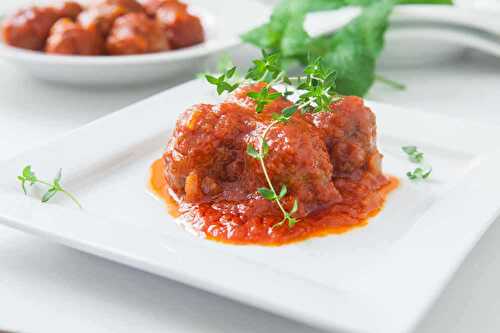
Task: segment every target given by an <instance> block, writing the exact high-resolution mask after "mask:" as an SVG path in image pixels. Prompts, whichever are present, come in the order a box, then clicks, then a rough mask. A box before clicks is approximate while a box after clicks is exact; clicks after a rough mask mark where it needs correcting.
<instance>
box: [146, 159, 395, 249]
mask: <svg viewBox="0 0 500 333" xmlns="http://www.w3.org/2000/svg"><path fill="white" fill-rule="evenodd" d="M164 171H165V161H164V159H158V160H157V161H155V162H154V163H153V165H152V166H151V177H150V188H151V190H152V192H153V193H154V194H155V195H156V196H157V197H158V198H160V199H161V200H163V201H164V202H165V203H166V205H167V208H168V212H169V214H170V215H172V216H173V217H176V218H178V219H179V221H181V222H182V224H183V225H185V226H186V227H188V228H189V229H192V230H194V231H195V232H197V233H199V234H200V235H202V236H204V237H206V238H208V239H210V240H214V241H219V242H223V243H229V244H237V245H245V244H253V245H265V246H279V245H284V244H289V243H294V242H298V241H302V240H305V239H309V238H313V237H323V236H327V235H331V234H342V233H344V232H347V231H350V230H352V229H354V228H358V227H363V226H366V225H367V224H368V219H369V218H370V217H373V216H375V215H376V214H377V213H378V212H380V210H381V209H382V207H383V205H384V202H385V200H386V198H387V195H388V194H389V193H390V192H391V191H393V190H394V189H396V188H397V186H398V184H399V181H398V179H397V178H395V177H389V178H385V179H384V180H377V181H376V183H378V188H376V189H375V190H373V191H360V190H357V189H359V180H358V181H353V180H349V179H342V180H339V181H336V182H335V185H336V187H337V189H338V190H339V192H340V193H341V195H342V197H343V199H342V201H341V202H340V203H336V204H334V205H332V206H330V207H328V208H325V209H323V210H321V211H319V212H315V213H313V214H311V215H308V216H306V217H305V218H302V219H301V220H300V222H299V223H297V224H296V225H295V226H294V227H293V228H289V227H288V226H280V227H276V228H273V226H274V225H275V224H276V223H278V222H279V218H276V217H265V218H258V217H254V218H250V219H246V220H245V219H242V218H241V217H239V215H238V214H235V213H234V206H235V205H234V203H230V202H228V203H227V205H225V204H224V203H221V202H218V203H216V204H215V203H203V204H194V205H186V204H182V203H181V202H178V201H176V200H175V199H174V196H172V195H171V194H170V193H172V192H171V191H170V190H169V187H168V184H167V181H166V178H165V176H164ZM367 176H368V175H367ZM239 205H245V203H244V202H242V203H240V204H239Z"/></svg>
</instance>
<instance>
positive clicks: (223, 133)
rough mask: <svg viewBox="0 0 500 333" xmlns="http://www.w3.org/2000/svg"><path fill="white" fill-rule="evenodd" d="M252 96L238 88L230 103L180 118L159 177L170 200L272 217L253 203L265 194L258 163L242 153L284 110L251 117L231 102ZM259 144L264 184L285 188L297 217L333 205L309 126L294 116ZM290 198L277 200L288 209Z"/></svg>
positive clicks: (281, 102)
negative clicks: (263, 146)
mask: <svg viewBox="0 0 500 333" xmlns="http://www.w3.org/2000/svg"><path fill="white" fill-rule="evenodd" d="M255 89H256V88H255V87H246V88H243V89H242V90H240V91H238V92H236V93H235V97H234V99H229V100H228V101H227V102H224V103H221V104H219V105H206V104H202V105H198V106H195V107H193V108H191V109H189V110H188V111H187V112H185V113H184V114H183V115H182V116H181V118H180V119H179V121H178V123H177V126H176V129H175V132H174V134H173V136H172V139H171V140H170V142H169V144H168V149H167V153H166V154H165V156H164V159H165V162H166V169H165V175H166V177H167V179H168V181H169V184H171V186H172V189H173V190H174V191H175V193H176V195H177V196H179V197H182V198H185V200H186V201H188V202H195V203H196V202H198V203H200V202H212V201H218V200H224V201H232V202H235V201H238V200H240V201H246V205H247V209H246V212H245V214H247V215H252V214H254V215H259V211H262V210H266V211H267V213H269V212H273V213H274V214H276V215H279V213H280V211H279V210H277V207H276V205H274V204H273V203H272V202H269V201H266V200H264V199H262V198H261V197H258V196H254V195H255V193H256V189H257V188H260V187H266V179H265V175H264V174H263V171H262V168H261V166H260V164H259V161H258V160H256V159H254V158H252V157H250V156H249V155H248V154H247V152H246V149H247V146H248V145H249V144H251V145H253V146H255V147H258V145H259V137H260V136H261V135H262V133H263V131H264V130H265V128H266V127H267V126H268V125H269V124H270V123H272V122H273V118H272V114H273V110H276V109H283V108H284V107H287V106H290V105H291V104H290V102H288V101H286V100H285V99H278V100H276V101H273V102H272V103H271V104H270V105H268V107H267V108H266V109H265V110H264V112H262V113H256V112H255V108H254V107H252V106H250V105H245V104H244V103H236V102H235V101H236V100H237V99H238V98H239V97H238V96H241V95H242V94H246V93H247V92H248V91H251V90H255ZM266 139H267V142H268V144H269V153H268V155H267V156H266V166H267V171H268V174H269V177H270V178H271V180H272V182H273V183H275V184H277V186H281V185H283V184H286V185H287V186H288V191H289V193H293V194H294V196H293V198H297V199H298V200H299V201H300V202H301V207H300V210H299V212H298V215H299V216H304V215H306V214H308V213H310V212H313V211H315V210H317V209H320V208H321V207H324V206H326V205H329V204H332V203H335V202H338V201H340V200H341V196H340V194H339V192H338V191H337V189H336V188H335V185H334V183H333V166H332V164H331V162H330V156H329V153H328V150H327V147H326V145H325V143H324V141H323V138H322V136H321V134H320V133H319V131H317V129H316V128H315V127H314V126H313V125H312V124H310V123H309V122H307V121H306V120H305V119H303V117H301V116H296V117H293V118H292V119H291V120H290V122H289V123H288V124H286V125H285V124H278V125H276V126H274V127H272V129H271V130H270V131H268V133H267V136H266ZM293 198H292V197H291V196H290V197H288V198H286V199H285V201H287V200H288V201H287V204H288V205H290V206H291V205H292V204H293ZM260 214H262V212H261V213H260Z"/></svg>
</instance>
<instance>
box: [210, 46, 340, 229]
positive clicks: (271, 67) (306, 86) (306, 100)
mask: <svg viewBox="0 0 500 333" xmlns="http://www.w3.org/2000/svg"><path fill="white" fill-rule="evenodd" d="M235 73H237V69H236V67H234V66H233V67H230V68H225V69H224V70H223V71H222V73H221V74H219V75H217V76H214V75H209V74H207V75H205V77H206V80H207V81H208V83H210V84H212V85H215V86H216V88H217V93H218V94H219V95H221V94H223V93H225V92H228V93H229V92H232V91H234V90H236V89H237V88H238V87H239V86H240V85H243V84H255V83H266V84H265V85H263V87H262V88H261V89H260V90H259V91H252V92H249V93H247V96H248V97H249V98H250V99H252V100H253V101H254V102H255V110H256V112H257V113H261V112H263V111H264V109H265V107H266V106H267V105H269V104H270V103H272V102H273V101H275V100H277V99H279V98H287V97H289V96H290V95H293V94H297V95H298V99H297V101H296V102H295V103H294V104H292V105H291V106H289V107H287V108H285V109H283V110H282V111H281V112H280V113H279V114H277V113H274V114H272V118H273V122H271V123H270V124H269V126H267V127H266V129H265V130H264V132H263V134H262V136H261V137H259V139H258V140H259V147H258V148H256V147H255V146H253V145H251V144H249V145H248V147H247V154H248V155H249V156H251V157H252V158H255V159H257V160H258V161H259V164H260V167H261V168H262V171H263V173H264V177H265V179H266V183H267V186H268V187H263V188H259V189H257V191H258V192H259V194H260V195H261V196H262V197H263V198H264V199H266V200H270V201H274V202H276V204H277V206H278V207H279V209H280V210H281V212H282V213H283V219H282V220H281V221H280V222H279V223H277V224H276V225H274V226H273V228H274V227H278V226H282V225H284V224H287V225H288V226H289V227H290V228H291V227H293V226H294V225H295V224H297V222H298V221H299V220H298V219H297V218H296V217H294V214H295V213H296V212H297V211H298V209H299V202H298V200H297V199H295V200H294V204H293V206H292V209H290V211H287V210H286V209H285V207H284V205H283V202H282V200H283V199H284V197H285V196H286V195H287V194H288V188H287V186H286V184H282V185H281V188H280V191H279V193H278V192H277V191H276V188H275V187H274V185H273V183H272V182H271V178H270V177H269V173H268V171H267V168H266V164H265V158H266V156H267V154H268V153H269V144H268V142H267V141H266V136H267V134H268V133H269V131H270V130H271V129H272V128H273V127H274V126H276V125H277V124H279V123H287V122H288V121H289V120H290V119H291V118H292V116H293V115H294V114H295V112H297V111H298V110H300V112H302V113H314V112H330V111H331V109H330V105H331V104H332V103H333V102H335V101H337V100H338V99H340V98H341V96H340V95H338V94H337V92H336V91H335V79H336V73H335V71H332V70H327V69H326V68H325V67H324V66H323V64H322V60H321V59H320V58H317V59H315V60H313V61H311V62H310V64H309V65H308V66H306V67H305V69H304V73H303V75H302V76H299V77H293V78H290V77H288V75H287V73H286V72H285V71H284V70H283V66H282V57H281V54H280V53H278V52H270V53H268V52H265V51H262V58H261V59H256V60H254V61H253V64H252V67H251V68H250V69H249V70H248V71H247V73H246V74H245V76H244V79H241V80H235V78H234V77H235ZM236 76H238V75H236ZM274 85H282V86H284V91H282V92H281V91H276V90H274V89H272V88H273V86H274Z"/></svg>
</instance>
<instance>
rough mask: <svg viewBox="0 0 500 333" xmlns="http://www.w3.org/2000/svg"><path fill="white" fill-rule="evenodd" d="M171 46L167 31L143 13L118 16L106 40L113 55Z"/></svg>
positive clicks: (149, 51)
mask: <svg viewBox="0 0 500 333" xmlns="http://www.w3.org/2000/svg"><path fill="white" fill-rule="evenodd" d="M169 48H170V47H169V44H168V40H167V38H166V35H165V31H164V30H163V29H162V28H161V26H160V25H159V24H158V22H156V21H155V20H153V19H151V18H149V17H148V16H147V15H146V14H143V13H133V14H127V15H125V16H122V17H120V18H118V19H117V20H116V21H115V23H114V24H113V27H112V29H111V31H110V34H109V37H108V39H107V42H106V49H107V52H108V53H109V54H112V55H127V54H142V53H153V52H160V51H165V50H168V49H169Z"/></svg>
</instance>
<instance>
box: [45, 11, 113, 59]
mask: <svg viewBox="0 0 500 333" xmlns="http://www.w3.org/2000/svg"><path fill="white" fill-rule="evenodd" d="M45 51H46V52H47V53H52V54H65V55H69V54H72V55H99V54H102V53H103V40H102V36H101V35H100V34H99V33H98V32H97V31H95V30H88V29H85V28H83V27H82V26H81V25H79V24H78V23H75V22H73V21H71V20H70V19H68V18H63V19H60V20H59V21H57V22H56V23H55V24H54V26H53V27H52V29H51V32H50V36H49V38H48V40H47V45H46V47H45Z"/></svg>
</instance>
